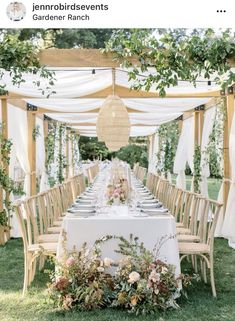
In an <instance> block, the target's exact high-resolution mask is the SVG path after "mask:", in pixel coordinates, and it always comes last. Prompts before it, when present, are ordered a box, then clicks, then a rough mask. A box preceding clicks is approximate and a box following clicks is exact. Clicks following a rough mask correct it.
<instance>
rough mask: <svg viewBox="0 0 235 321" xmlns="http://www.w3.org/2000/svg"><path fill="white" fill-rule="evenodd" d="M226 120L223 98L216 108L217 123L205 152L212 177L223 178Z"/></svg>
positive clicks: (215, 122) (214, 125)
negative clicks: (222, 164)
mask: <svg viewBox="0 0 235 321" xmlns="http://www.w3.org/2000/svg"><path fill="white" fill-rule="evenodd" d="M225 119H226V108H225V98H221V99H220V101H219V103H218V105H217V106H216V114H215V121H214V124H213V129H212V133H211V134H210V137H209V144H208V145H207V147H206V150H205V155H204V156H205V157H206V159H207V161H208V163H209V166H210V174H211V176H212V177H216V178H222V177H223V168H222V166H221V163H222V159H223V131H224V124H225Z"/></svg>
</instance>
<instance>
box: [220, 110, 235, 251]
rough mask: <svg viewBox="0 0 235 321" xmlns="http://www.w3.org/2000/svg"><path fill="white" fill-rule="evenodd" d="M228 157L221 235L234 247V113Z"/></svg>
mask: <svg viewBox="0 0 235 321" xmlns="http://www.w3.org/2000/svg"><path fill="white" fill-rule="evenodd" d="M229 157H230V164H231V185H230V190H229V195H228V200H227V206H226V212H225V218H224V223H223V227H222V235H223V236H224V237H226V238H228V239H229V245H230V246H231V247H233V248H234V249H235V228H234V227H235V215H234V200H235V114H234V116H233V121H232V126H231V132H230V137H229Z"/></svg>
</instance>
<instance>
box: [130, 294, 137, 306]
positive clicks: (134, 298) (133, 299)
mask: <svg viewBox="0 0 235 321" xmlns="http://www.w3.org/2000/svg"><path fill="white" fill-rule="evenodd" d="M137 302H138V298H137V296H136V295H133V296H132V297H131V305H133V306H136V304H137Z"/></svg>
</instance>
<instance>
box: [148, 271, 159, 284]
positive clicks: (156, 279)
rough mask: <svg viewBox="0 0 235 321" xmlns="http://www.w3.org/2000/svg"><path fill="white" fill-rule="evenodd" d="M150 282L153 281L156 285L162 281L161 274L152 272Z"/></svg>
mask: <svg viewBox="0 0 235 321" xmlns="http://www.w3.org/2000/svg"><path fill="white" fill-rule="evenodd" d="M149 280H150V281H153V282H154V283H156V282H159V281H160V274H159V273H157V272H156V270H152V272H151V273H150V274H149Z"/></svg>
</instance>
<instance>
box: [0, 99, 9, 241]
mask: <svg viewBox="0 0 235 321" xmlns="http://www.w3.org/2000/svg"><path fill="white" fill-rule="evenodd" d="M1 106H2V108H1V113H2V138H3V140H5V139H8V120H7V114H8V110H7V99H6V98H1ZM2 156H3V158H2ZM5 157H8V154H6V155H4V154H3V155H1V153H0V164H1V166H2V169H3V170H4V172H5V173H6V174H7V175H9V165H8V162H7V160H6V159H5ZM9 197H10V195H9V193H8V192H7V193H6V194H5V195H4V190H3V188H2V187H0V212H3V211H4V209H7V208H8V205H7V204H8V202H9ZM4 202H6V203H5V204H6V205H5V206H4ZM8 225H9V226H10V217H9V218H8ZM9 238H10V233H9V229H8V227H6V226H1V225H0V244H5V243H6V241H7V240H8V239H9Z"/></svg>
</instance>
